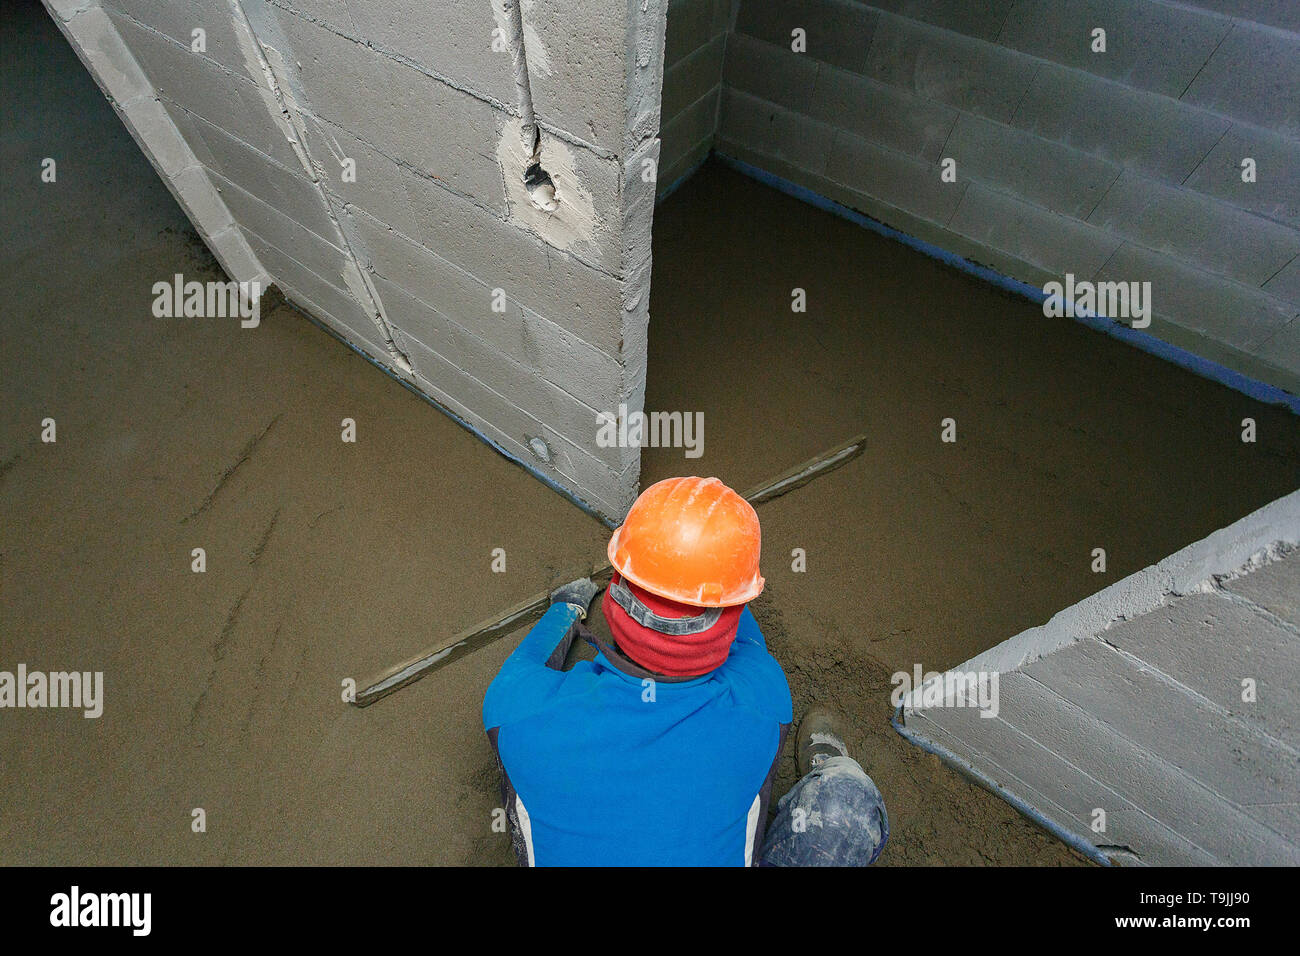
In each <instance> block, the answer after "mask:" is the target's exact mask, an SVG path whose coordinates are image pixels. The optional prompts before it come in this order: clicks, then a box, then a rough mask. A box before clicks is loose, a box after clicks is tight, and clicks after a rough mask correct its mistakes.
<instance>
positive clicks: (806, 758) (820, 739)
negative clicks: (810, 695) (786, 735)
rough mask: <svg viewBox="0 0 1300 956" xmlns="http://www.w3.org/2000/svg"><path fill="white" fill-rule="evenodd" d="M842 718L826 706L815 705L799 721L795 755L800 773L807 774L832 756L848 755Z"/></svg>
mask: <svg viewBox="0 0 1300 956" xmlns="http://www.w3.org/2000/svg"><path fill="white" fill-rule="evenodd" d="M839 728H840V719H839V718H838V717H837V716H836V715H835V714H834V713H833V712H832V711H830V710H827V709H826V708H824V707H814V708H813V709H812V710H810V711H808V713H806V714H804V716H803V720H801V721H799V731H798V736H797V738H796V747H797V749H796V751H795V757H796V759H797V760H798V762H799V773H800V775H802V776H806V775H807V774H808V772H809V771H810V770H812V769H813V768H814V767H816V766H817V765H818V764H820V763H822V762H823V761H825V760H827V759H829V758H830V757H847V756H848V755H849V748H848V745H847V744H845V743H844V736H843V734H841V733H840V729H839Z"/></svg>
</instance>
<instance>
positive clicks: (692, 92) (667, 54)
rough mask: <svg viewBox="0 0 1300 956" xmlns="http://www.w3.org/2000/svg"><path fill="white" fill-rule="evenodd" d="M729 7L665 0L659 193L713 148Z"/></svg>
mask: <svg viewBox="0 0 1300 956" xmlns="http://www.w3.org/2000/svg"><path fill="white" fill-rule="evenodd" d="M733 9H734V3H733V0H669V4H668V30H667V39H666V40H665V43H664V85H663V117H662V127H661V130H662V133H661V135H662V138H663V151H662V154H661V157H662V158H661V165H660V176H659V189H660V191H661V192H662V191H663V190H666V189H668V188H669V187H671V186H672V185H673V184H674V183H676V182H677V181H678V180H680V179H681V178H682V176H684V175H687V174H689V173H690V172H691V170H693V169H694V168H695V167H696V166H698V165H699V164H700V163H702V162H703V161H704V159H705V158H706V157H707V156H708V155H709V152H710V150H712V149H713V139H714V134H715V133H716V132H717V129H718V109H719V107H720V105H721V102H722V65H723V58H724V53H725V51H726V46H727V37H728V32H729V30H730V26H731V18H732V12H733Z"/></svg>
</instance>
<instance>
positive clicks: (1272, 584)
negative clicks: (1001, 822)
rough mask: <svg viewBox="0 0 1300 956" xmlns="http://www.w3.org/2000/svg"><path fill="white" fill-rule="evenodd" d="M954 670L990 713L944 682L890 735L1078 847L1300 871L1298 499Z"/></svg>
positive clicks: (905, 711)
mask: <svg viewBox="0 0 1300 956" xmlns="http://www.w3.org/2000/svg"><path fill="white" fill-rule="evenodd" d="M958 673H960V674H964V675H972V674H973V675H979V674H986V675H992V674H996V675H998V691H997V697H998V700H997V710H996V713H994V712H992V711H991V710H990V711H989V712H988V715H987V716H985V715H983V714H981V713H980V712H979V711H978V710H977V709H973V708H971V707H970V706H961V702H960V701H961V698H960V695H958V694H951V695H949V694H946V693H941V692H940V691H939V687H940V684H941V683H943V682H944V681H945V680H946V681H947V683H948V684H949V686H955V684H954V678H953V677H952V676H948V677H946V678H945V677H942V676H940V677H938V678H934V679H932V682H931V683H930V684H929V687H930V690H929V691H928V692H927V691H926V690H924V689H923V690H922V691H920V692H919V693H918V691H916V690H912V691H911V692H910V693H909V694H908V695H907V696H906V697H905V698H904V699H903V703H902V708H901V713H900V721H901V723H900V724H899V725H898V726H900V728H901V730H902V732H903V734H904V735H905V736H907V737H908V738H909V739H911V740H913V742H916V743H919V744H920V745H921V746H924V747H926V748H927V749H931V750H932V751H934V752H936V753H939V754H940V756H942V757H943V758H944V759H945V760H947V761H948V762H949V763H951V764H953V765H955V766H957V767H958V768H959V769H962V770H963V771H965V772H966V773H968V774H971V775H972V776H974V777H976V778H977V779H978V780H980V781H981V782H983V783H984V784H985V785H987V786H989V787H990V788H992V789H993V790H994V791H995V792H997V793H998V794H999V795H1001V796H1003V797H1004V798H1006V799H1008V800H1010V801H1011V802H1013V803H1014V804H1016V805H1017V807H1018V808H1020V809H1021V810H1022V811H1024V812H1026V813H1028V814H1029V815H1031V816H1033V817H1035V818H1037V819H1039V820H1040V821H1041V822H1044V823H1045V824H1046V825H1048V826H1049V827H1050V828H1051V829H1053V830H1054V831H1055V832H1057V834H1058V835H1060V836H1061V837H1062V838H1063V839H1066V840H1068V841H1070V842H1072V843H1073V844H1074V845H1076V846H1077V847H1079V848H1080V849H1081V850H1083V851H1084V852H1087V853H1089V854H1090V855H1093V856H1097V857H1101V858H1104V859H1107V860H1109V861H1111V862H1115V863H1121V864H1134V863H1138V864H1145V865H1154V866H1160V865H1221V864H1231V865H1288V866H1295V865H1296V864H1297V863H1300V804H1297V803H1296V793H1297V792H1300V762H1298V761H1297V754H1300V691H1298V690H1297V688H1298V687H1300V491H1296V492H1293V493H1292V494H1290V495H1287V496H1285V497H1283V498H1280V499H1278V500H1277V501H1274V502H1272V503H1271V504H1268V505H1266V506H1265V507H1263V508H1261V509H1260V510H1258V511H1256V512H1254V513H1252V514H1250V515H1247V516H1246V517H1244V518H1242V519H1241V520H1240V521H1238V522H1236V523H1234V524H1232V525H1229V526H1228V527H1226V528H1223V529H1221V530H1219V531H1216V532H1215V533H1214V534H1212V535H1210V536H1209V537H1207V538H1204V539H1202V540H1201V541H1197V542H1195V543H1193V544H1190V545H1188V546H1187V547H1186V548H1184V549H1182V550H1181V551H1179V552H1177V553H1175V554H1173V555H1171V556H1169V557H1167V558H1165V559H1164V560H1163V561H1160V562H1158V563H1157V564H1155V565H1152V566H1151V567H1149V568H1145V569H1144V570H1142V571H1139V572H1137V573H1136V574H1133V575H1130V576H1129V577H1127V578H1125V579H1124V580H1122V581H1119V582H1116V583H1115V584H1113V585H1111V586H1110V587H1108V588H1105V589H1104V590H1102V591H1099V592H1097V593H1096V594H1094V595H1092V596H1091V597H1089V598H1087V599H1085V600H1083V601H1081V602H1079V603H1078V604H1076V605H1074V606H1072V607H1069V608H1066V609H1065V610H1063V611H1061V612H1060V613H1058V614H1057V615H1055V616H1054V617H1053V618H1052V619H1051V620H1050V621H1048V622H1047V623H1046V624H1043V625H1042V626H1039V627H1035V628H1031V629H1029V630H1027V631H1024V632H1022V633H1020V634H1018V635H1016V636H1015V637H1012V638H1011V639H1009V640H1007V641H1004V642H1002V643H1001V644H998V645H996V646H994V647H992V648H990V649H989V650H987V651H985V652H984V653H982V654H979V655H977V656H976V657H974V658H972V659H971V660H969V661H966V662H965V663H963V664H959V665H957V667H955V668H954V669H953V671H950V672H949V675H954V674H958ZM991 699H992V698H991V697H988V696H986V700H990V701H991ZM1099 811H1100V812H1101V813H1104V817H1102V816H1099ZM1098 824H1101V826H1102V827H1103V828H1102V829H1099V828H1098Z"/></svg>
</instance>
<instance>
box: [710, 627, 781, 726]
mask: <svg viewBox="0 0 1300 956" xmlns="http://www.w3.org/2000/svg"><path fill="white" fill-rule="evenodd" d="M718 671H719V676H721V677H722V678H723V679H724V680H726V681H727V682H728V683H729V684H730V685H731V688H732V693H733V695H734V698H735V700H736V702H737V703H738V704H740V705H741V706H744V707H747V708H749V709H751V710H756V711H758V712H759V713H761V714H762V715H763V716H765V717H768V718H771V719H773V720H776V721H778V722H779V723H783V724H788V723H790V721H791V719H792V716H793V707H792V704H791V702H790V685H789V684H788V683H787V682H786V679H785V671H784V670H782V668H781V664H780V663H779V662H778V661H777V659H776V658H775V657H773V656H772V655H771V654H769V653H768V651H767V648H765V647H762V646H761V645H758V644H754V643H751V642H749V641H736V642H735V643H734V644H732V645H731V653H730V654H728V655H727V660H726V662H725V663H724V664H723V665H722V666H721V667H720V668H718Z"/></svg>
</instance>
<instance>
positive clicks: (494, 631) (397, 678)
mask: <svg viewBox="0 0 1300 956" xmlns="http://www.w3.org/2000/svg"><path fill="white" fill-rule="evenodd" d="M865 448H866V436H865V435H857V436H855V437H853V438H850V439H849V440H848V441H846V442H843V443H842V444H839V445H836V446H835V447H834V448H831V449H829V450H828V451H824V452H822V453H821V454H820V455H817V456H815V457H813V458H810V459H808V460H807V461H805V462H803V463H802V464H799V465H795V466H794V467H793V468H791V469H790V470H789V471H785V472H782V473H781V474H780V475H777V476H776V477H775V478H773V479H772V480H771V481H766V482H764V483H763V484H761V485H759V486H758V487H757V488H754V489H753V490H751V491H750V492H749V493H748V494H747V495H745V500H746V501H748V502H749V503H750V504H751V505H761V504H762V503H763V502H765V501H771V500H772V499H773V498H779V497H781V496H782V495H784V494H786V493H788V492H791V491H794V490H795V489H796V488H802V487H803V486H804V485H806V484H807V483H808V482H810V481H812V480H813V479H814V478H819V477H821V476H822V475H824V474H827V473H828V472H831V471H834V470H835V469H836V468H839V467H840V466H841V465H843V464H845V463H846V462H849V461H852V460H853V459H854V458H857V457H858V456H859V455H861V454H862V452H863V451H864V450H865ZM613 571H614V569H613V568H612V567H610V565H609V562H605V563H603V564H600V565H597V566H593V567H589V568H577V569H575V574H574V578H575V580H577V579H581V578H584V577H589V578H591V580H592V581H593V582H595V584H596V585H597V587H600V588H603V587H605V586H606V585H608V584H609V581H610V578H611V577H612V575H613ZM550 604H551V592H550V591H540V592H538V593H537V594H534V595H533V596H532V597H529V598H526V599H525V600H523V601H520V602H519V603H518V604H516V605H514V606H513V607H510V608H507V609H506V610H505V611H502V612H501V613H499V614H496V615H494V616H493V617H491V618H489V619H487V620H486V621H480V622H479V623H478V624H475V625H473V626H472V627H469V628H468V629H466V630H464V631H461V632H460V633H459V634H457V635H455V636H454V637H452V638H451V639H449V640H446V641H443V642H442V643H441V644H439V645H438V646H437V647H433V648H429V649H427V650H424V651H421V652H420V653H419V654H417V655H415V656H414V657H412V658H410V659H409V660H406V661H403V662H402V663H401V664H397V665H395V666H393V667H390V668H388V669H387V670H385V671H383V672H381V673H379V674H376V675H375V676H374V677H372V678H370V679H369V680H368V681H366V682H365V684H364V685H363V686H362V688H361V689H360V690H358V691H357V695H356V699H355V700H353V701H352V704H353V706H355V707H369V706H370V705H371V704H373V703H374V702H375V701H377V700H382V699H383V698H385V697H387V696H388V695H389V694H392V693H394V692H395V691H399V690H401V689H402V688H403V687H405V686H406V685H407V684H413V683H414V682H415V681H417V680H419V679H420V678H421V677H424V676H425V675H426V674H428V673H429V672H431V671H435V670H437V669H438V668H439V667H443V666H444V665H446V664H449V663H450V662H452V661H454V660H457V659H458V658H461V657H464V656H465V655H466V654H469V653H472V652H473V651H476V650H478V649H479V648H480V647H486V646H487V645H488V644H491V643H492V642H493V641H496V640H497V639H498V638H502V637H505V636H506V635H507V634H511V633H513V632H514V631H517V630H519V629H520V628H522V627H530V626H532V625H533V624H536V623H537V622H538V621H539V620H541V617H542V615H543V614H545V613H546V609H547V608H548V607H550Z"/></svg>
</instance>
